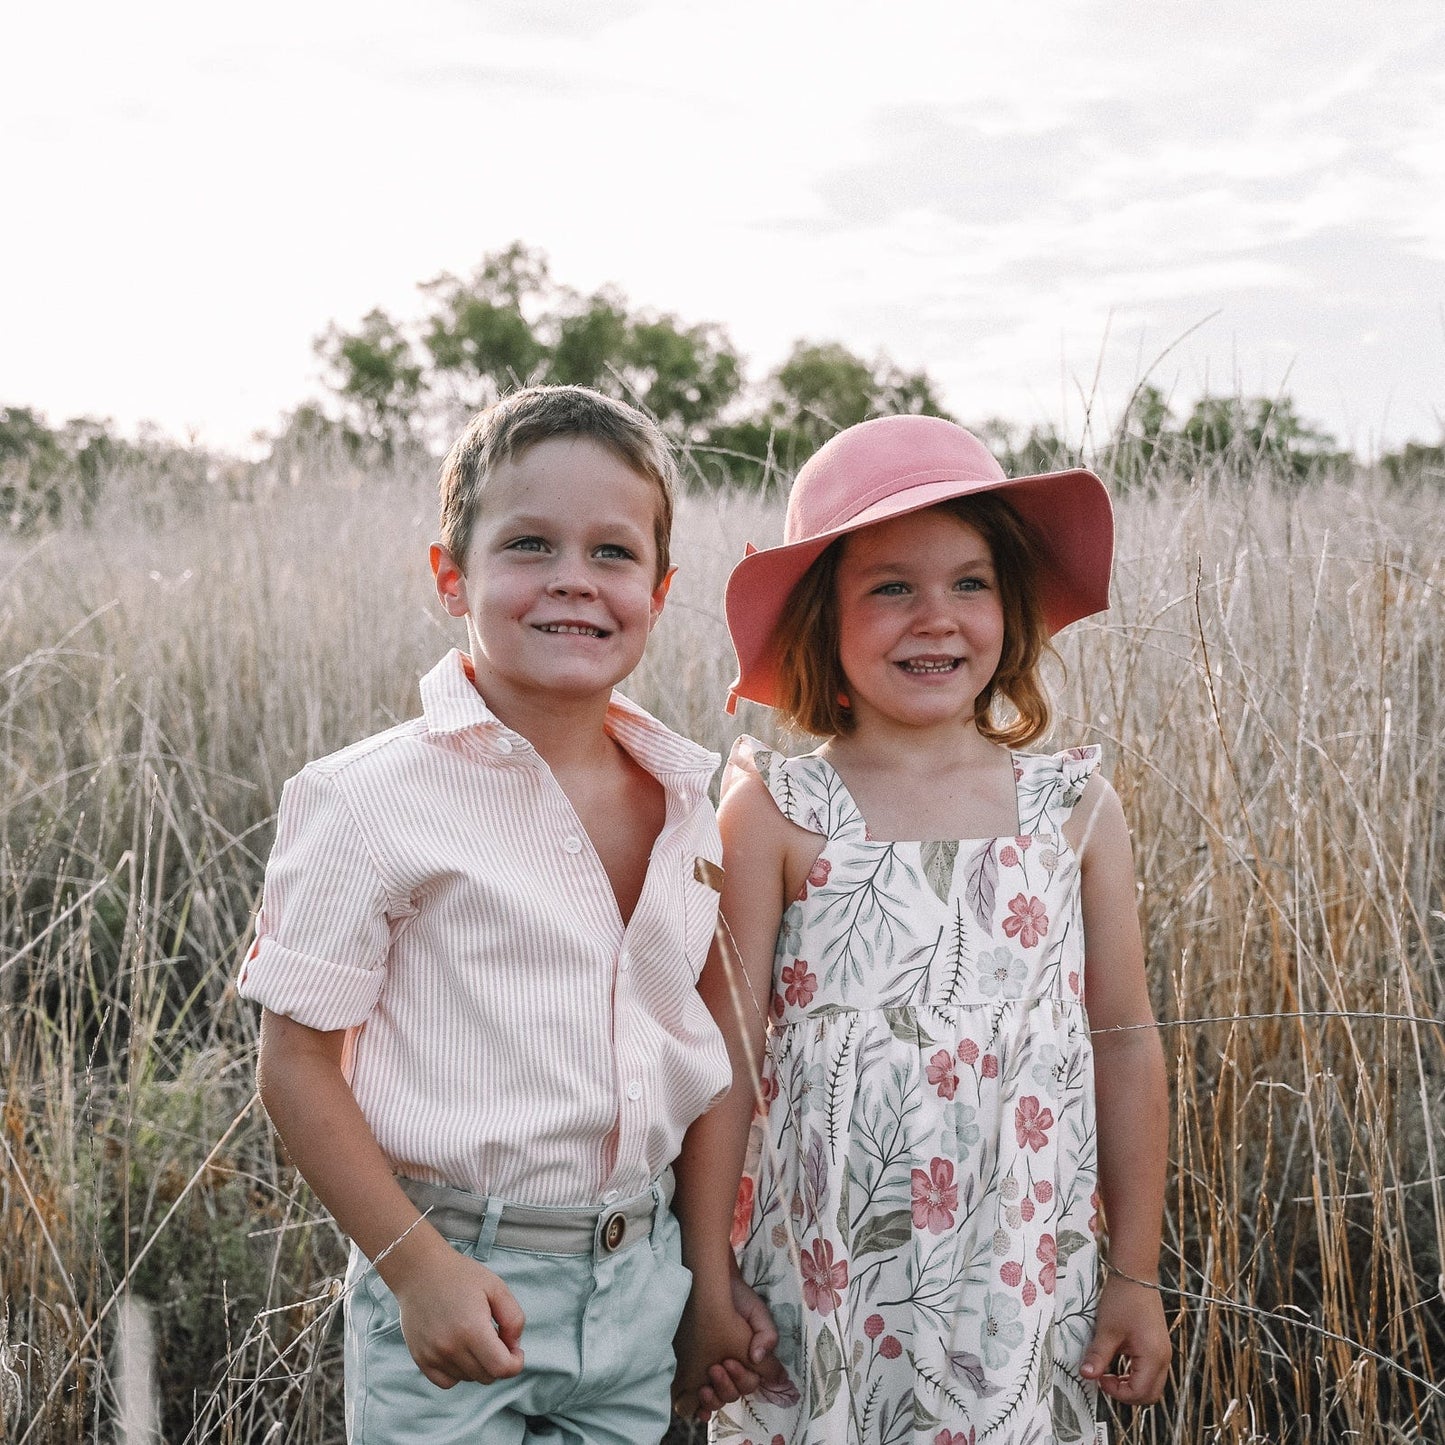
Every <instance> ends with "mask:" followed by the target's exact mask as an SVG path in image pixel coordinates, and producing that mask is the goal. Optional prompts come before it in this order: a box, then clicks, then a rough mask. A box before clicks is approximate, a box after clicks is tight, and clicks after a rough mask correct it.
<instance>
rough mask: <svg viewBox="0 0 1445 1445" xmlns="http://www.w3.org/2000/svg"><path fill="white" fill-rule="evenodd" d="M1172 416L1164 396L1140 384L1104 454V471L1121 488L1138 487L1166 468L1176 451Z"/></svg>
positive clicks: (1155, 388) (1175, 436) (1155, 387)
mask: <svg viewBox="0 0 1445 1445" xmlns="http://www.w3.org/2000/svg"><path fill="white" fill-rule="evenodd" d="M1173 421H1174V414H1173V412H1171V411H1170V409H1169V403H1168V401H1167V400H1166V398H1165V396H1164V393H1163V392H1162V391H1161V390H1160V389H1159V388H1158V387H1157V386H1154V385H1153V384H1152V383H1150V382H1142V383H1141V384H1140V385H1139V386H1138V387H1137V388H1136V389H1135V391H1134V394H1133V396H1131V397H1130V398H1129V404H1128V406H1127V407H1126V408H1125V409H1124V415H1123V416H1121V417H1120V418H1119V424H1118V426H1117V427H1116V428H1115V429H1114V435H1113V437H1112V439H1111V440H1110V443H1109V447H1108V451H1107V454H1106V456H1107V470H1108V471H1109V473H1110V475H1111V477H1112V478H1113V480H1114V481H1115V482H1116V483H1117V484H1118V485H1119V486H1121V487H1129V486H1137V485H1138V484H1139V483H1141V482H1143V481H1144V480H1145V479H1146V478H1148V477H1149V476H1150V475H1151V474H1155V473H1156V472H1157V471H1158V469H1160V468H1162V467H1164V466H1166V465H1167V464H1168V463H1169V461H1170V459H1171V458H1172V457H1173V456H1174V454H1175V453H1176V452H1177V450H1178V441H1179V437H1178V433H1177V432H1175V431H1174V429H1173V425H1172V424H1173Z"/></svg>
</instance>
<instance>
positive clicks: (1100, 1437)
mask: <svg viewBox="0 0 1445 1445" xmlns="http://www.w3.org/2000/svg"><path fill="white" fill-rule="evenodd" d="M1094 1445H1109V1427H1108V1426H1107V1425H1106V1424H1105V1423H1104V1422H1103V1421H1102V1420H1100V1421H1099V1423H1098V1424H1097V1425H1095V1426H1094Z"/></svg>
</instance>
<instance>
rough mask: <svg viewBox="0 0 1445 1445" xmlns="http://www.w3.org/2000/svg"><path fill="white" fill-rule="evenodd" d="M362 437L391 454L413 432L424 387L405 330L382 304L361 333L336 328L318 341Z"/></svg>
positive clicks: (363, 322)
mask: <svg viewBox="0 0 1445 1445" xmlns="http://www.w3.org/2000/svg"><path fill="white" fill-rule="evenodd" d="M316 350H317V352H318V353H319V354H320V356H321V357H322V359H323V360H325V361H326V363H327V364H328V366H329V367H330V369H331V372H332V375H333V377H334V386H335V389H336V391H337V393H338V394H339V395H340V396H341V398H342V400H343V402H344V404H345V406H346V410H347V412H348V421H349V423H350V424H351V425H352V427H353V429H354V431H355V433H356V435H357V437H358V438H359V439H362V440H365V441H367V442H371V443H373V444H375V445H376V446H377V447H378V448H379V449H380V451H381V454H382V455H383V456H384V457H386V458H388V459H389V458H390V457H392V456H393V455H394V454H395V452H396V450H397V448H398V446H400V445H401V444H402V443H403V442H404V441H406V440H409V439H410V438H411V436H412V434H413V428H414V426H415V424H416V420H417V413H418V402H419V400H420V397H421V391H422V368H421V365H420V364H419V363H418V361H417V359H416V356H415V354H414V353H413V351H412V346H411V342H410V341H409V340H408V339H407V336H406V334H405V332H404V331H403V330H402V328H401V327H400V326H399V325H398V324H397V323H396V322H395V321H393V320H392V318H391V317H390V316H388V315H387V313H386V312H385V311H382V310H381V309H380V308H377V309H375V310H372V311H368V312H367V314H366V315H365V316H363V317H362V319H361V328H360V330H358V331H350V332H348V331H342V330H341V329H340V328H339V327H337V326H332V327H331V328H330V329H329V330H328V331H327V332H326V334H325V335H324V336H322V337H321V338H320V340H319V341H318V342H317V343H316Z"/></svg>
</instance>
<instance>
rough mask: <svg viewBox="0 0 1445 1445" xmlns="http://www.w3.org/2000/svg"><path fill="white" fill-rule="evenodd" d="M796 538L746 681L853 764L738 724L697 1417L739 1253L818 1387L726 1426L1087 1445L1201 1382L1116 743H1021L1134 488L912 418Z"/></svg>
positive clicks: (698, 1214)
mask: <svg viewBox="0 0 1445 1445" xmlns="http://www.w3.org/2000/svg"><path fill="white" fill-rule="evenodd" d="M785 537H786V540H785V541H784V543H783V545H782V546H780V547H775V548H772V549H770V550H767V551H763V552H751V551H750V555H748V556H747V557H746V558H745V559H744V560H743V561H742V562H741V563H740V564H739V565H738V567H737V568H736V569H735V570H734V572H733V575H732V577H731V579H730V580H729V583H728V590H727V617H728V626H729V629H730V631H731V633H732V638H733V642H734V646H735V647H736V649H737V653H738V659H739V676H738V680H737V682H736V683H735V684H734V686H733V692H734V694H735V695H736V696H742V697H748V698H752V699H755V700H756V701H759V702H762V703H766V704H769V705H771V706H772V707H774V708H775V709H776V710H777V711H778V713H779V715H780V717H781V718H782V719H783V721H784V722H785V723H787V724H789V725H790V726H794V727H799V728H802V729H804V730H806V731H808V732H811V733H814V734H816V735H819V736H821V737H823V738H825V739H826V741H825V742H824V744H823V746H822V747H821V748H819V749H818V751H817V752H814V753H810V754H808V755H806V756H803V757H796V758H790V757H784V756H781V755H779V754H777V753H774V752H771V751H769V750H768V749H766V748H765V747H763V746H762V745H761V744H759V743H757V742H755V741H753V740H752V739H750V738H743V739H741V740H740V741H739V743H738V744H737V746H736V747H735V749H734V752H733V756H732V760H731V763H730V768H729V773H728V777H727V778H726V780H725V783H724V797H723V803H722V808H721V822H722V829H723V839H724V849H725V854H724V863H725V869H726V874H725V878H724V881H723V903H722V908H723V916H724V920H725V923H726V931H727V933H728V934H729V935H730V941H731V947H730V948H728V949H726V950H724V951H723V952H722V953H721V954H720V956H718V957H715V959H714V961H713V962H712V963H711V964H710V965H709V968H708V971H707V973H706V974H705V978H704V988H703V992H704V995H705V996H706V997H707V998H708V1000H709V1002H710V1004H711V1005H712V1007H713V1010H714V1013H715V1016H716V1017H717V1018H718V1019H719V1021H720V1022H721V1023H722V1025H723V1028H724V1032H725V1034H726V1035H727V1037H728V1040H729V1048H730V1051H731V1055H732V1060H733V1068H734V1080H735V1082H734V1086H733V1089H732V1092H731V1093H730V1095H729V1096H728V1097H727V1099H726V1100H725V1101H724V1102H723V1103H722V1104H721V1105H719V1106H718V1107H717V1108H715V1109H714V1110H712V1111H711V1112H710V1113H709V1114H707V1115H705V1116H704V1117H703V1118H702V1119H700V1120H699V1121H698V1122H697V1123H696V1124H695V1125H694V1126H693V1128H692V1130H691V1131H690V1132H689V1134H688V1136H687V1140H686V1143H685V1145H684V1150H683V1157H682V1160H681V1161H680V1164H679V1170H678V1175H679V1179H680V1181H681V1182H680V1185H679V1195H678V1201H677V1209H678V1213H679V1215H680V1217H681V1220H682V1225H683V1233H684V1240H685V1254H686V1256H687V1263H688V1264H689V1266H690V1267H691V1269H692V1270H693V1273H694V1288H693V1296H692V1302H691V1305H690V1307H689V1313H688V1316H687V1317H686V1319H685V1321H684V1325H683V1328H682V1332H681V1334H680V1336H679V1341H678V1348H679V1360H680V1365H679V1376H678V1389H679V1392H680V1396H681V1398H680V1402H679V1403H680V1406H681V1407H683V1408H687V1407H690V1406H691V1404H692V1403H693V1400H694V1393H695V1391H696V1390H697V1389H698V1388H699V1387H701V1388H702V1389H703V1391H704V1394H703V1399H704V1401H707V1400H709V1399H710V1398H713V1397H712V1396H710V1395H709V1394H708V1393H707V1386H708V1381H709V1378H710V1377H709V1375H708V1373H707V1367H708V1366H709V1365H711V1364H712V1363H713V1362H714V1361H719V1360H723V1359H726V1358H728V1357H734V1358H738V1359H743V1358H746V1356H745V1355H744V1354H743V1353H742V1351H744V1350H746V1348H747V1345H748V1341H749V1339H750V1332H749V1329H748V1327H747V1326H746V1325H745V1324H744V1323H743V1322H742V1321H741V1319H740V1317H739V1316H738V1315H737V1314H736V1313H735V1311H734V1309H733V1307H732V1303H731V1300H732V1293H731V1290H732V1279H733V1272H734V1270H735V1269H736V1268H738V1266H740V1270H741V1275H742V1278H743V1279H744V1280H745V1281H746V1282H747V1283H748V1284H750V1285H751V1286H753V1288H755V1289H756V1290H757V1291H758V1292H759V1293H760V1294H761V1295H762V1296H763V1297H764V1298H765V1299H766V1300H767V1301H768V1302H769V1305H770V1308H771V1310H772V1313H773V1317H774V1320H775V1322H776V1324H777V1326H778V1330H779V1335H780V1343H779V1346H778V1355H779V1358H780V1360H781V1362H782V1364H783V1366H784V1367H785V1368H786V1371H787V1376H786V1378H785V1379H781V1380H777V1381H775V1382H774V1383H770V1384H767V1385H765V1386H764V1387H763V1388H762V1390H761V1391H760V1392H759V1393H757V1394H755V1395H753V1396H752V1397H750V1398H748V1399H746V1400H743V1401H741V1402H740V1403H738V1404H736V1405H733V1406H730V1407H728V1408H726V1409H725V1410H723V1411H722V1412H720V1413H719V1415H718V1417H717V1420H716V1422H715V1424H714V1439H715V1440H719V1441H733V1440H745V1441H748V1442H759V1445H781V1442H786V1445H840V1442H844V1441H851V1442H859V1445H863V1442H869V1445H872V1442H879V1445H891V1442H907V1445H975V1441H978V1442H983V1441H987V1442H989V1445H1004V1442H1016V1445H1025V1442H1029V1445H1041V1442H1048V1441H1074V1440H1087V1441H1092V1440H1093V1439H1095V1438H1096V1437H1095V1425H1094V1411H1095V1391H1096V1388H1097V1387H1099V1386H1102V1388H1103V1390H1104V1391H1105V1392H1106V1393H1107V1394H1108V1395H1110V1396H1112V1397H1113V1398H1114V1399H1116V1400H1119V1401H1125V1402H1128V1403H1131V1404H1146V1403H1150V1402H1152V1401H1154V1400H1157V1399H1158V1398H1159V1394H1160V1391H1161V1389H1162V1386H1163V1381H1164V1376H1165V1373H1166V1371H1167V1369H1168V1363H1169V1354H1170V1345H1169V1336H1168V1332H1167V1329H1166V1326H1165V1322H1164V1312H1163V1308H1162V1304H1161V1301H1160V1296H1159V1292H1158V1287H1157V1273H1156V1271H1157V1267H1158V1255H1159V1244H1160V1221H1161V1214H1162V1210H1163V1189H1164V1162H1165V1155H1166V1134H1167V1100H1166V1090H1165V1079H1164V1064H1163V1055H1162V1052H1161V1049H1160V1045H1159V1040H1158V1036H1157V1032H1156V1030H1155V1028H1154V1020H1153V1016H1152V1013H1151V1010H1150V1004H1149V997H1148V992H1147V989H1146V987H1145V980H1144V964H1143V945H1142V942H1141V939H1140V934H1139V927H1138V919H1137V913H1136V899H1135V889H1134V877H1133V859H1132V853H1131V849H1130V843H1129V836H1128V832H1127V829H1126V826H1125V822H1124V816H1123V812H1122V809H1121V808H1120V805H1119V801H1118V798H1117V797H1116V795H1115V794H1114V792H1113V790H1112V789H1111V788H1110V787H1109V785H1108V783H1107V782H1105V781H1104V779H1103V777H1102V776H1101V775H1100V774H1099V773H1098V771H1097V769H1098V766H1099V749H1098V748H1094V747H1089V748H1070V749H1069V750H1068V751H1066V752H1062V753H1057V754H1055V755H1053V756H1040V755H1035V754H1029V753H1024V752H1019V751H1015V749H1019V748H1022V747H1025V746H1027V745H1028V744H1029V743H1031V742H1033V741H1034V740H1035V739H1037V738H1039V737H1040V736H1042V735H1043V733H1044V732H1045V731H1046V729H1047V727H1048V723H1049V706H1048V700H1047V697H1046V696H1045V693H1044V690H1043V686H1042V683H1041V681H1040V678H1039V676H1038V664H1039V660H1040V657H1041V654H1042V653H1043V652H1044V650H1045V649H1046V648H1047V647H1048V645H1049V638H1050V636H1051V635H1052V634H1053V633H1055V632H1057V631H1058V629H1059V628H1061V627H1063V626H1065V625H1066V624H1068V623H1069V622H1072V621H1074V620H1076V619H1078V618H1080V617H1084V616H1087V615H1088V614H1090V613H1092V612H1097V611H1099V610H1100V609H1102V608H1103V607H1105V606H1106V605H1107V602H1108V587H1109V568H1110V559H1111V556H1112V551H1113V522H1112V514H1111V509H1110V505H1109V498H1108V494H1107V493H1106V491H1105V490H1104V487H1103V484H1102V483H1101V482H1100V481H1099V479H1098V478H1097V477H1095V476H1094V475H1093V474H1092V473H1090V472H1086V471H1069V472H1060V473H1053V474H1048V475H1042V476H1031V477H1018V478H1013V479H1009V478H1006V477H1005V476H1004V474H1003V471H1002V469H1001V468H1000V467H999V465H998V463H997V462H996V461H995V460H994V458H993V457H992V456H991V455H989V453H988V451H987V449H986V448H985V447H984V446H983V445H982V443H980V442H979V441H978V440H977V438H975V437H974V436H972V435H971V434H970V433H968V432H966V431H964V430H963V429H962V428H961V427H958V426H955V425H954V424H953V423H951V422H946V421H942V420H940V419H937V418H933V417H917V416H900V417H887V418H884V419H881V420H877V421H870V422H864V423H863V424H862V425H860V426H855V427H851V428H849V429H848V430H847V431H844V432H842V433H840V434H839V435H838V436H836V437H834V438H833V439H832V440H831V441H830V442H828V443H827V445H825V446H824V447H823V448H822V449H821V450H820V451H819V452H818V453H817V454H816V455H815V456H814V457H813V458H812V459H811V460H810V461H809V462H808V463H807V465H806V466H804V467H803V469H802V471H801V472H799V474H798V477H797V480H796V482H795V483H794V486H793V490H792V494H791V497H790V498H789V503H788V518H787V527H786V533H785ZM733 953H735V955H736V956H735V958H732V957H729V955H730V954H733ZM1086 996H1087V999H1088V1005H1089V1008H1088V1016H1087V1017H1086V1016H1085V1012H1084V999H1085V997H1086ZM765 1021H766V1024H767V1031H766V1038H765V1031H764V1023H765ZM1091 1029H1092V1031H1093V1038H1094V1042H1093V1043H1092V1044H1091ZM765 1053H766V1061H765V1062H764V1063H762V1067H761V1071H760V1072H759V1069H758V1062H759V1061H761V1060H763V1059H764V1054H765ZM755 1100H757V1101H758V1102H759V1104H760V1106H761V1111H760V1117H759V1119H758V1122H757V1127H756V1128H755V1130H754V1133H753V1141H752V1142H753V1151H752V1153H753V1158H752V1160H751V1162H750V1163H749V1170H748V1174H747V1177H746V1178H745V1179H744V1180H743V1182H742V1188H741V1190H739V1188H738V1180H739V1176H740V1173H741V1171H742V1168H743V1163H744V1154H745V1150H746V1146H747V1141H748V1128H749V1119H750V1116H751V1114H752V1112H753V1105H754V1101H755ZM1096 1185H1097V1189H1096ZM1100 1195H1102V1200H1103V1208H1104V1211H1105V1212H1106V1216H1107V1220H1108V1231H1109V1259H1108V1263H1109V1270H1108V1275H1107V1279H1106V1280H1105V1282H1104V1284H1103V1287H1102V1289H1100V1287H1099V1283H1098V1279H1097V1260H1096V1247H1095V1232H1096V1230H1097V1228H1098V1226H1099V1218H1100V1215H1099V1210H1100ZM734 1200H736V1201H737V1206H736V1209H734V1204H733V1201H734ZM730 1240H731V1244H733V1245H736V1246H738V1251H739V1253H738V1256H737V1262H736V1264H735V1261H734V1255H733V1252H732V1249H731V1248H730ZM711 1379H712V1380H713V1381H715V1382H716V1383H717V1384H718V1385H721V1384H722V1377H721V1376H720V1375H718V1374H717V1373H714V1374H713V1375H712V1376H711Z"/></svg>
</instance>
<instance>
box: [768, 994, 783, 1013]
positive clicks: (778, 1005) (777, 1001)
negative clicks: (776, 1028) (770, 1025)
mask: <svg viewBox="0 0 1445 1445" xmlns="http://www.w3.org/2000/svg"><path fill="white" fill-rule="evenodd" d="M769 1008H771V1010H772V1014H773V1017H774V1018H775V1019H780V1018H782V1016H783V996H782V994H780V993H775V994H774V995H773V1001H772V1003H771V1004H770V1005H769Z"/></svg>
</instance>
